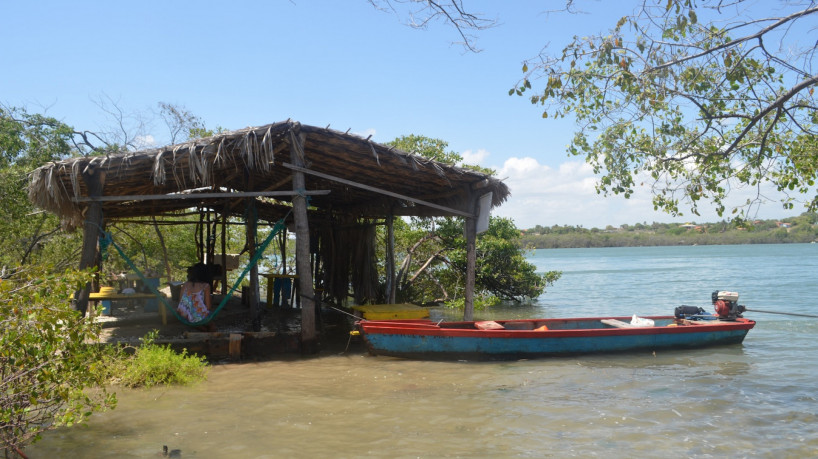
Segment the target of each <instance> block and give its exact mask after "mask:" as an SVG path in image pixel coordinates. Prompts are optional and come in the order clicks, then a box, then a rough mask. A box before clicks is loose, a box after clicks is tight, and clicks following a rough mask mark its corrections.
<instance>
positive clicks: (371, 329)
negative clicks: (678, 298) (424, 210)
mask: <svg viewBox="0 0 818 459" xmlns="http://www.w3.org/2000/svg"><path fill="white" fill-rule="evenodd" d="M656 319H657V326H655V327H646V328H608V327H605V326H602V325H600V326H598V327H596V326H595V328H577V327H586V326H588V325H587V324H586V325H583V323H584V322H580V321H577V323H576V324H574V326H573V327H572V326H570V321H569V320H565V319H563V320H562V321H561V322H556V323H552V324H551V325H552V326H551V327H549V329H548V331H534V330H472V329H466V328H454V329H446V328H438V327H436V325H435V324H432V323H422V322H420V321H419V322H416V323H413V324H406V325H407V326H404V325H401V324H397V323H396V324H389V323H387V322H386V321H384V322H379V323H375V324H371V323H363V324H362V327H361V328H362V330H363V334H364V338H365V340H366V342H367V346H368V348H369V350H370V352H371V353H372V354H375V355H387V356H395V357H405V358H416V359H435V360H509V359H521V358H539V357H549V356H564V355H575V354H591V353H603V352H637V351H655V350H662V349H687V348H697V347H708V346H720V345H730V344H739V343H741V342H742V341H743V340H744V337H745V336H746V335H747V333H748V331H749V330H750V329H751V328H752V327H753V325H754V324H755V322H753V321H747V320H743V321H741V322H732V323H719V324H715V323H714V324H703V325H690V326H686V327H677V326H673V325H671V326H667V325H664V323H665V322H666V323H667V324H670V323H671V320H672V319H668V318H656ZM582 320H583V321H585V322H587V323H588V324H590V323H594V324H596V323H598V322H599V319H582ZM592 320H593V322H591V321H592ZM515 322H521V321H515ZM540 323H548V321H547V320H546V321H541V322H540ZM660 324H661V325H660ZM554 325H562V326H561V327H560V329H554V328H556V327H555V326H554Z"/></svg>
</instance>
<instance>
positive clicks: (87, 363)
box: [0, 267, 116, 455]
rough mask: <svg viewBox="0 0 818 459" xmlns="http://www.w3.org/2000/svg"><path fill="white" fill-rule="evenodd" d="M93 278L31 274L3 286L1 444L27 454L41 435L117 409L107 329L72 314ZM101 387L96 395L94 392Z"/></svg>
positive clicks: (72, 274) (1, 282)
mask: <svg viewBox="0 0 818 459" xmlns="http://www.w3.org/2000/svg"><path fill="white" fill-rule="evenodd" d="M90 280H91V274H90V273H88V272H79V271H74V270H68V271H65V272H63V273H60V274H51V273H48V272H47V269H46V268H42V267H41V268H35V267H27V268H26V270H25V271H18V272H17V273H15V274H14V275H12V276H11V277H10V278H7V279H4V280H0V330H2V333H0V445H2V446H1V447H2V448H3V449H4V450H5V452H6V455H8V454H9V453H18V454H22V453H21V449H22V448H23V447H25V445H27V444H29V443H31V442H34V441H36V440H37V439H38V438H39V437H40V435H41V434H42V432H44V431H46V430H50V429H53V428H56V427H59V426H63V425H65V426H70V425H73V424H77V423H80V422H83V421H84V420H86V419H87V418H88V417H89V416H90V415H91V413H93V412H94V411H98V410H103V409H106V408H113V407H114V406H115V404H116V398H115V395H114V394H112V393H108V392H107V391H106V390H105V388H104V387H103V386H104V384H105V382H106V380H105V372H104V371H100V365H101V362H103V361H104V360H105V359H106V357H105V356H106V354H107V352H108V351H107V350H105V349H103V348H101V347H99V346H96V345H94V344H91V343H92V342H94V341H96V339H97V337H98V336H99V330H100V327H99V325H97V324H94V323H93V321H91V320H89V319H87V318H84V317H83V316H82V315H81V314H80V313H79V312H77V311H75V310H74V309H73V308H72V307H71V301H72V298H73V295H74V292H75V291H76V290H78V289H79V288H80V287H82V286H83V285H85V284H86V283H87V282H88V281H90ZM91 388H94V389H95V390H87V389H91Z"/></svg>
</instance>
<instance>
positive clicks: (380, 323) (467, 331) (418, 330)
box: [359, 316, 756, 339]
mask: <svg viewBox="0 0 818 459" xmlns="http://www.w3.org/2000/svg"><path fill="white" fill-rule="evenodd" d="M645 318H647V319H652V320H668V319H675V317H674V316H651V317H645ZM603 319H614V320H620V321H624V320H629V319H630V317H579V318H553V319H513V320H502V321H497V322H498V323H501V324H502V323H521V322H537V323H543V324H546V325H547V324H548V323H549V322H551V323H555V322H564V321H571V322H574V321H576V322H579V321H601V320H603ZM473 323H474V322H463V321H461V322H445V323H442V324H441V323H436V322H433V321H431V320H426V319H418V320H375V321H372V320H362V321H360V322H359V326H360V328H361V329H362V331H363V334H364V336H366V335H367V334H392V335H419V336H445V337H486V338H489V337H490V338H509V339H513V338H557V337H565V338H568V337H592V336H619V335H658V334H686V333H701V332H707V333H711V332H719V331H730V330H750V329H752V328H753V327H754V326H755V324H756V322H755V321H754V320H751V319H745V318H739V319H736V321H720V320H707V321H689V322H688V323H687V324H685V325H679V326H676V327H669V326H653V327H628V328H617V327H610V328H608V327H604V328H574V329H554V330H551V329H549V330H531V329H528V330H519V329H499V330H480V329H476V328H459V327H462V326H467V325H469V324H473ZM444 324H445V325H454V326H455V327H453V328H450V327H445V326H441V325H444Z"/></svg>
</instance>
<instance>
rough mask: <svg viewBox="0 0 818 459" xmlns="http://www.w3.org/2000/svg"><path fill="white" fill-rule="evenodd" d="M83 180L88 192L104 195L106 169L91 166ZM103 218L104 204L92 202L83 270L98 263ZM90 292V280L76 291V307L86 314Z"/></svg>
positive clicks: (84, 239)
mask: <svg viewBox="0 0 818 459" xmlns="http://www.w3.org/2000/svg"><path fill="white" fill-rule="evenodd" d="M82 180H83V181H84V182H85V186H86V188H88V194H90V195H91V196H94V197H99V196H102V189H103V187H104V186H105V171H104V170H102V169H101V168H100V169H96V168H94V167H91V166H89V167H87V168H86V169H85V170H84V171H83V172H82ZM102 219H103V216H102V204H101V203H99V202H92V203H90V204H89V205H88V208H87V209H86V212H85V223H84V226H83V234H82V251H81V252H80V266H79V268H80V269H81V270H82V269H87V268H90V267H92V266H94V265H95V264H96V260H97V243H98V241H99V236H100V234H101V233H102V226H103V220H102ZM90 294H91V283H90V282H89V283H87V284H85V287H83V288H82V289H81V290H80V291H78V292H77V293H76V302H75V303H74V307H75V308H76V309H77V310H78V311H80V312H82V314H83V315H85V313H86V311H87V310H88V296H89V295H90Z"/></svg>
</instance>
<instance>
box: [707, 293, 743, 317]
mask: <svg viewBox="0 0 818 459" xmlns="http://www.w3.org/2000/svg"><path fill="white" fill-rule="evenodd" d="M711 299H712V301H713V307H714V308H715V309H716V314H718V316H719V319H720V320H736V318H737V317H741V313H742V312H744V311H745V308H744V306H742V305H740V304H738V293H737V292H728V291H726V290H716V291H715V292H713V294H712V295H711Z"/></svg>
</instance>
